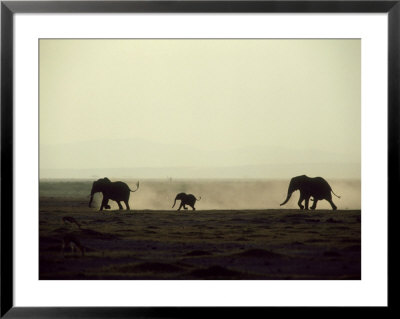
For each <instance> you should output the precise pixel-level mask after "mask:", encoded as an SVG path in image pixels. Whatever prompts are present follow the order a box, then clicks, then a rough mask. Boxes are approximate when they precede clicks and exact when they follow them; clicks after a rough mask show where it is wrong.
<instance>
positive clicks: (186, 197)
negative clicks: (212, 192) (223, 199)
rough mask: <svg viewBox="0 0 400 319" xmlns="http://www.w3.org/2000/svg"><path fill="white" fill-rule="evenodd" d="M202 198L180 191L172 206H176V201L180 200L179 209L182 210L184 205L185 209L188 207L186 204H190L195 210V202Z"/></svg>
mask: <svg viewBox="0 0 400 319" xmlns="http://www.w3.org/2000/svg"><path fill="white" fill-rule="evenodd" d="M200 199H201V197H199V199H197V198H196V197H195V196H194V195H192V194H186V193H179V194H178V195H176V197H175V201H174V205H172V208H174V206H175V204H176V201H177V200H180V201H181V204H180V205H179V207H178V209H177V210H181V208H182V207H183V209H187V208H186V205H189V206H190V207H192V209H193V210H196V208H194V204H195V203H196V201H199V200H200Z"/></svg>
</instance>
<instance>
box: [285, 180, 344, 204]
mask: <svg viewBox="0 0 400 319" xmlns="http://www.w3.org/2000/svg"><path fill="white" fill-rule="evenodd" d="M296 190H299V191H300V198H299V201H298V203H297V204H298V205H299V207H300V209H304V208H305V209H306V210H308V203H309V200H310V198H311V197H312V200H313V201H314V203H313V205H312V206H311V207H310V208H311V209H315V208H316V207H317V202H318V201H319V200H322V199H325V200H327V201H328V202H329V204H331V206H332V209H333V210H336V209H337V207H336V205H335V204H334V203H333V201H332V193H333V194H334V195H335V196H336V197H338V198H340V196H338V195H336V194H335V193H334V192H333V190H332V188H331V186H330V185H329V184H328V182H327V181H326V180H325V179H323V178H322V177H308V176H306V175H301V176H296V177H293V178H292V179H291V180H290V184H289V188H288V192H287V196H286V200H285V201H284V202H283V203H282V204H281V205H280V206H282V205H285V204H286V203H287V202H288V200H289V199H290V197H291V196H292V193H293V192H294V191H296ZM303 201H305V203H304V204H305V206H303V205H302V202H303Z"/></svg>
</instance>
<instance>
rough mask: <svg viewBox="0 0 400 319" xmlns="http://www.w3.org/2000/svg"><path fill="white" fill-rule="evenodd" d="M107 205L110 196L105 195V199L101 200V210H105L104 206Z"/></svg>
mask: <svg viewBox="0 0 400 319" xmlns="http://www.w3.org/2000/svg"><path fill="white" fill-rule="evenodd" d="M107 206H108V198H106V197H104V198H103V200H102V201H101V205H100V210H103V207H107Z"/></svg>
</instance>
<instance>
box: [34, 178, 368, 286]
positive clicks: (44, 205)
mask: <svg viewBox="0 0 400 319" xmlns="http://www.w3.org/2000/svg"><path fill="white" fill-rule="evenodd" d="M154 183H155V184H151V182H149V183H147V184H146V183H142V184H141V186H140V189H139V191H138V192H137V193H133V195H132V196H131V203H132V205H131V208H132V210H131V211H126V210H124V211H118V210H114V209H116V205H115V206H113V207H112V210H106V211H103V212H99V211H98V207H97V208H89V207H88V200H89V198H88V196H87V195H88V194H89V193H90V188H91V182H89V181H80V182H54V181H53V182H49V181H47V182H46V181H42V182H41V183H40V209H39V279H89V280H90V279H99V280H103V279H124V280H126V279H173V280H180V279H189V280H193V279H234V280H237V279H245V280H252V279H263V280H273V279H279V280H282V279H289V280H295V279H300V280H302V279H305V280H312V279H318V280H330V279H353V280H354V279H361V210H360V209H343V210H340V208H341V202H337V201H335V203H336V202H337V205H338V207H339V210H337V211H332V210H330V209H329V208H328V206H323V205H321V208H320V209H317V210H316V211H307V212H306V211H300V210H298V209H293V208H290V207H289V209H280V208H277V209H275V208H273V209H255V208H251V209H244V208H240V207H239V208H238V209H232V208H230V209H224V208H221V207H218V209H211V208H210V207H209V206H212V203H211V202H210V201H207V198H209V197H210V196H211V195H210V196H208V195H207V192H206V191H205V190H203V192H202V194H201V196H202V199H201V201H200V202H197V203H196V207H197V210H196V211H192V210H186V211H183V210H182V211H180V212H177V211H175V210H171V206H172V204H173V198H174V196H173V195H172V194H173V193H174V194H176V193H177V192H178V191H179V190H182V189H183V186H182V183H176V185H175V186H171V184H170V182H165V185H164V186H165V187H164V186H163V185H161V184H162V183H161V184H160V183H156V182H154ZM185 183H187V182H185ZM133 184H134V182H132V185H133ZM150 185H153V186H154V185H158V186H157V187H158V188H157V190H155V189H156V188H155V187H153V188H152V193H154V192H155V193H156V194H157V196H158V198H161V199H164V198H165V201H166V203H165V206H166V207H165V209H160V207H158V206H159V205H161V202H162V201H161V202H160V203H153V204H154V205H153V206H154V207H152V205H150V204H149V203H150V202H151V199H150V201H149V202H146V203H144V202H141V199H140V198H141V196H140V192H141V191H142V192H143V194H145V193H146V187H150ZM258 186H260V185H258ZM185 187H186V186H185ZM196 187H197V188H196ZM244 187H245V185H244ZM286 187H287V182H286V183H282V188H283V190H279V193H280V197H279V198H278V199H277V202H279V201H282V200H283V199H284V198H285V195H286V194H285V192H286ZM131 188H132V189H134V187H133V186H132V187H131ZM170 188H173V190H172V191H171V193H168V191H167V189H170ZM193 188H194V189H197V190H199V185H197V186H196V185H195V186H194V187H193ZM333 188H334V190H335V192H336V191H337V190H336V189H335V187H333ZM197 195H198V194H196V196H197ZM171 196H172V197H171ZM143 197H144V195H143ZM293 197H294V198H292V199H291V202H293V203H294V204H296V202H297V198H298V194H296V195H295V194H294V195H293ZM100 198H101V196H100ZM242 202H243V199H242ZM135 204H136V207H135ZM141 205H148V206H149V207H150V208H151V209H144V208H143V207H141ZM202 205H203V206H202ZM238 206H239V205H238ZM250 206H251V205H250ZM204 207H205V208H204ZM277 207H279V203H278V204H277ZM64 216H71V217H73V218H75V219H76V220H77V221H78V222H79V223H80V224H81V228H79V227H78V226H77V225H75V224H69V223H66V224H65V223H63V221H62V217H64ZM66 234H71V235H73V236H74V237H76V238H78V239H79V240H80V242H81V243H82V245H83V246H85V247H86V252H85V255H84V256H83V257H82V256H81V255H80V253H79V252H72V251H70V250H65V252H64V253H63V252H62V251H61V241H62V239H63V237H64V236H65V235H66Z"/></svg>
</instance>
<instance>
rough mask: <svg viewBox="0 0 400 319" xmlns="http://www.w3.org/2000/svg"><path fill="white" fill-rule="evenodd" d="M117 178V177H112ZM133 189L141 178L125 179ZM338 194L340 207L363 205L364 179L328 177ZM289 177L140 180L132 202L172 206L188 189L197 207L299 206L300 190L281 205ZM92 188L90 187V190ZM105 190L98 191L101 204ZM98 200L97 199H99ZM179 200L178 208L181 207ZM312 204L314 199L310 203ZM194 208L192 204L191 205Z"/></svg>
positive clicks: (320, 205)
mask: <svg viewBox="0 0 400 319" xmlns="http://www.w3.org/2000/svg"><path fill="white" fill-rule="evenodd" d="M112 180H115V179H112ZM125 182H127V184H128V185H129V187H130V188H131V189H136V186H135V184H136V182H137V180H129V181H125ZM328 182H329V184H330V185H331V187H332V189H333V191H334V192H335V193H336V194H337V195H339V196H340V197H341V198H337V197H335V196H334V195H332V197H333V202H334V203H335V204H336V206H337V207H338V209H361V181H360V180H328ZM288 186H289V180H287V181H286V180H243V179H238V180H232V179H230V180H184V179H181V180H179V179H176V180H174V179H165V180H152V179H147V180H140V188H139V190H138V191H137V192H135V193H131V197H130V200H129V205H130V206H131V209H133V210H146V209H149V210H170V209H172V205H173V204H174V199H175V196H176V194H178V193H181V192H185V193H188V194H193V195H195V196H196V198H200V197H201V199H200V200H199V201H197V202H196V204H195V207H196V209H197V210H214V209H215V210H220V209H226V210H227V209H229V210H235V209H237V210H240V209H277V208H284V209H290V208H294V209H297V208H298V206H297V201H298V199H299V192H298V191H296V192H294V193H293V194H292V197H291V199H290V200H289V202H288V203H287V204H286V205H284V206H279V205H280V203H282V202H283V201H284V200H285V198H286V195H287V188H288ZM89 192H90V188H89V190H88V191H87V193H89ZM100 201H101V194H97V195H95V205H97V206H96V207H98V206H99V205H100ZM96 202H97V203H96ZM179 203H180V201H177V204H176V205H175V207H174V209H177V208H178V207H179ZM110 204H111V208H112V209H118V206H117V204H116V203H115V202H113V201H110ZM310 205H311V203H310ZM317 209H331V206H330V204H329V203H328V202H327V201H325V200H322V201H318V205H317ZM189 210H191V208H189Z"/></svg>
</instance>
